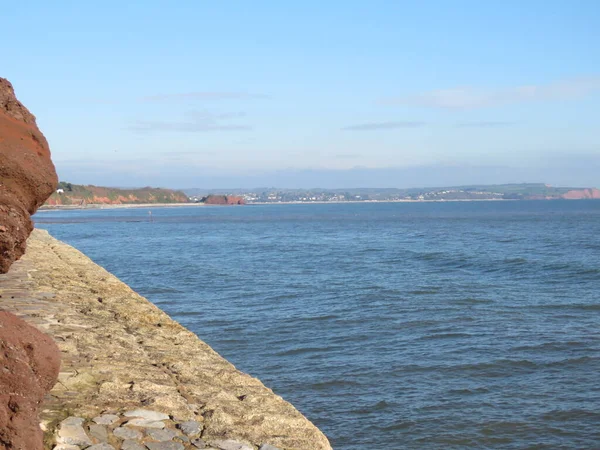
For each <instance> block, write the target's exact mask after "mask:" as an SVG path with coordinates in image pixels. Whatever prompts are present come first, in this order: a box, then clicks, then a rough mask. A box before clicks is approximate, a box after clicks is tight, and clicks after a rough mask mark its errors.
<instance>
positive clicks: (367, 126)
mask: <svg viewBox="0 0 600 450" xmlns="http://www.w3.org/2000/svg"><path fill="white" fill-rule="evenodd" d="M424 125H425V122H416V121H404V122H371V123H361V124H358V125H350V126H347V127H344V128H342V130H346V131H372V130H394V129H398V128H418V127H422V126H424Z"/></svg>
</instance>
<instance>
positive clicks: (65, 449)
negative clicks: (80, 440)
mask: <svg viewBox="0 0 600 450" xmlns="http://www.w3.org/2000/svg"><path fill="white" fill-rule="evenodd" d="M54 450H81V449H80V448H79V446H78V445H71V444H58V445H57V446H55V447H54Z"/></svg>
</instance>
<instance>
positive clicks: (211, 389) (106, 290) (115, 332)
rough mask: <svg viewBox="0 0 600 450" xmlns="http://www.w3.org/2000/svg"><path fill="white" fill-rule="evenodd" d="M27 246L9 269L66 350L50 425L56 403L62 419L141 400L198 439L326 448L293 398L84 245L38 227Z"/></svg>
mask: <svg viewBox="0 0 600 450" xmlns="http://www.w3.org/2000/svg"><path fill="white" fill-rule="evenodd" d="M28 244H29V245H28V248H29V250H28V251H27V253H26V254H25V256H24V257H23V259H22V261H20V262H19V263H18V264H17V266H18V267H17V268H16V271H17V272H19V270H20V271H21V272H26V273H27V284H28V289H29V290H30V291H31V294H32V295H33V296H34V297H37V298H39V299H41V302H42V303H44V304H46V306H47V308H48V309H49V310H51V311H49V312H51V313H50V314H49V322H48V321H46V323H39V322H40V321H39V320H37V322H38V325H39V326H41V328H42V329H44V330H45V331H46V332H47V333H49V334H50V335H51V336H53V337H54V338H55V340H56V341H57V343H58V344H59V347H60V348H61V350H62V352H63V357H64V358H63V359H64V363H63V376H62V378H61V379H60V380H59V383H58V384H57V386H56V387H55V389H54V390H53V391H52V392H51V395H52V396H51V398H50V399H49V401H48V402H47V405H46V406H47V408H46V410H45V411H44V414H45V415H46V417H45V420H46V422H47V424H48V428H49V432H52V424H53V423H54V424H55V423H56V420H54V422H53V421H52V420H53V419H56V418H57V417H59V418H60V416H61V414H60V410H61V409H64V410H65V411H66V412H65V413H64V414H62V416H63V417H64V416H66V415H72V414H78V415H81V416H84V417H85V416H87V417H92V416H93V415H95V414H98V413H100V412H102V411H108V410H114V411H116V410H123V409H126V408H131V407H136V406H140V405H142V406H148V405H149V406H151V407H152V409H157V410H161V411H163V412H165V413H167V414H170V415H171V416H179V417H182V418H186V417H188V418H195V419H197V420H201V421H203V423H204V426H205V436H204V437H205V438H206V439H210V438H235V439H241V440H245V441H247V442H250V443H252V444H253V445H255V446H258V445H260V444H261V443H265V442H268V443H271V444H273V445H277V446H279V447H281V448H285V449H298V450H301V449H307V450H308V449H311V450H318V449H325V450H327V449H330V448H331V446H330V444H329V442H328V440H327V438H326V437H325V436H324V435H323V433H322V432H321V431H320V430H318V429H317V427H315V426H314V425H313V424H312V423H311V422H310V421H309V420H308V419H306V418H305V417H304V416H303V415H302V414H301V413H300V412H298V411H297V410H296V409H295V408H294V407H293V406H292V405H291V404H289V403H288V402H286V401H284V400H283V399H282V398H281V397H279V396H277V395H276V394H274V393H273V392H272V391H271V390H270V389H268V388H266V387H265V386H264V385H263V384H262V383H261V382H260V381H259V380H257V379H255V378H252V377H250V376H249V375H246V374H244V373H242V372H240V371H238V370H237V369H235V367H234V366H233V365H232V364H230V363H229V362H228V361H226V360H225V359H224V358H222V357H221V356H220V355H218V354H217V353H216V352H215V351H214V350H212V349H211V348H210V347H209V346H208V345H207V344H205V343H204V342H202V341H201V340H200V339H199V338H198V337H197V336H196V335H195V334H193V333H192V332H190V331H189V330H187V329H185V328H184V327H183V326H181V325H180V324H179V323H177V322H176V321H174V320H173V319H171V318H170V317H169V316H168V315H167V314H166V313H164V312H163V311H162V310H160V309H159V308H158V307H156V306H155V305H153V304H152V303H151V302H150V301H148V300H147V299H145V298H144V297H142V296H140V295H138V294H137V293H135V292H134V291H133V290H132V289H131V288H129V287H128V286H127V285H125V284H124V283H122V282H121V281H120V280H119V279H118V278H116V277H115V276H114V275H112V274H110V273H109V272H107V271H106V270H105V269H103V268H102V267H100V266H98V265H96V264H95V263H93V262H92V261H91V260H90V259H89V258H88V257H87V256H85V255H84V254H83V253H81V252H79V251H78V250H76V249H74V248H73V247H71V246H69V245H67V244H65V243H63V242H60V241H58V240H56V239H54V238H53V237H51V236H50V235H49V234H48V233H47V232H45V231H41V230H35V231H34V232H33V233H32V235H31V237H30V239H29V243H28ZM42 306H43V305H42ZM42 315H43V314H42ZM38 317H39V316H38ZM106 336H109V339H110V342H107V341H106ZM43 418H44V417H43Z"/></svg>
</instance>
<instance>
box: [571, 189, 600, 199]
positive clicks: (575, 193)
mask: <svg viewBox="0 0 600 450" xmlns="http://www.w3.org/2000/svg"><path fill="white" fill-rule="evenodd" d="M562 198H564V199H567V200H581V199H584V198H596V199H600V190H599V189H595V188H591V189H574V190H571V191H568V192H566V193H565V194H563V195H562Z"/></svg>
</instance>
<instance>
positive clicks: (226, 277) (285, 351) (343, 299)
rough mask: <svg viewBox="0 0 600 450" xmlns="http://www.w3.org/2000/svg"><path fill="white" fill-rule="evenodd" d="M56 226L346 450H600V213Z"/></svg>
mask: <svg viewBox="0 0 600 450" xmlns="http://www.w3.org/2000/svg"><path fill="white" fill-rule="evenodd" d="M148 212H149V210H148V209H113V210H79V211H52V212H42V213H38V214H37V215H36V216H35V221H36V224H37V226H38V227H40V228H44V229H47V230H49V231H50V232H51V233H52V234H53V235H54V236H55V237H57V238H58V239H61V240H63V241H65V242H67V243H69V244H71V245H73V246H75V247H76V248H78V249H80V250H81V251H83V252H84V253H86V254H87V255H88V256H89V257H91V258H92V259H93V260H94V261H95V262H97V263H98V264H100V265H102V266H104V267H105V268H106V269H108V270H109V271H111V272H112V273H114V274H115V275H117V276H118V277H119V278H121V279H122V280H123V281H124V282H126V283H127V284H129V285H130V286H131V287H132V288H133V289H135V290H136V291H138V292H139V293H140V294H142V295H144V296H145V297H147V298H148V299H149V300H151V301H152V302H154V303H155V304H156V305H158V306H159V307H160V308H162V309H163V310H165V311H166V312H167V313H168V314H170V315H171V316H172V317H173V318H174V319H175V320H177V321H179V322H180V323H182V324H183V325H184V326H186V327H188V328H189V329H190V330H192V331H193V332H195V333H196V334H197V335H198V336H199V337H200V338H201V339H203V340H204V341H206V342H207V343H208V344H210V345H211V346H212V347H213V348H214V349H215V350H216V351H217V352H219V353H220V354H221V355H222V356H224V357H225V358H227V359H228V360H229V361H231V362H232V363H233V364H235V365H236V367H237V368H239V369H240V370H242V371H244V372H247V373H249V374H251V375H253V376H256V377H258V378H260V379H261V380H262V381H263V383H265V384H266V385H267V386H269V387H271V388H272V389H273V390H274V391H275V392H276V393H277V394H279V395H282V396H283V397H284V398H285V399H286V400H288V401H290V402H291V403H292V404H294V405H295V406H296V407H297V408H298V409H299V410H300V411H301V412H302V413H304V414H305V415H306V416H307V417H308V418H309V419H310V420H311V421H313V422H314V423H315V424H316V425H317V426H318V427H319V428H320V429H321V430H323V431H324V432H325V433H326V435H327V436H328V437H329V439H330V441H331V443H332V445H333V447H334V448H335V449H349V450H352V449H356V450H358V449H365V448H369V449H405V448H406V449H452V448H457V449H458V448H502V449H512V448H514V449H517V448H518V449H523V448H536V449H559V448H569V449H570V448H600V382H599V380H600V201H571V202H569V201H522V202H453V203H449V202H448V203H377V204H374V203H364V204H319V205H317V204H313V205H305V204H300V205H250V206H244V207H183V208H153V209H152V210H151V212H152V214H151V217H150V215H149V214H148Z"/></svg>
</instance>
